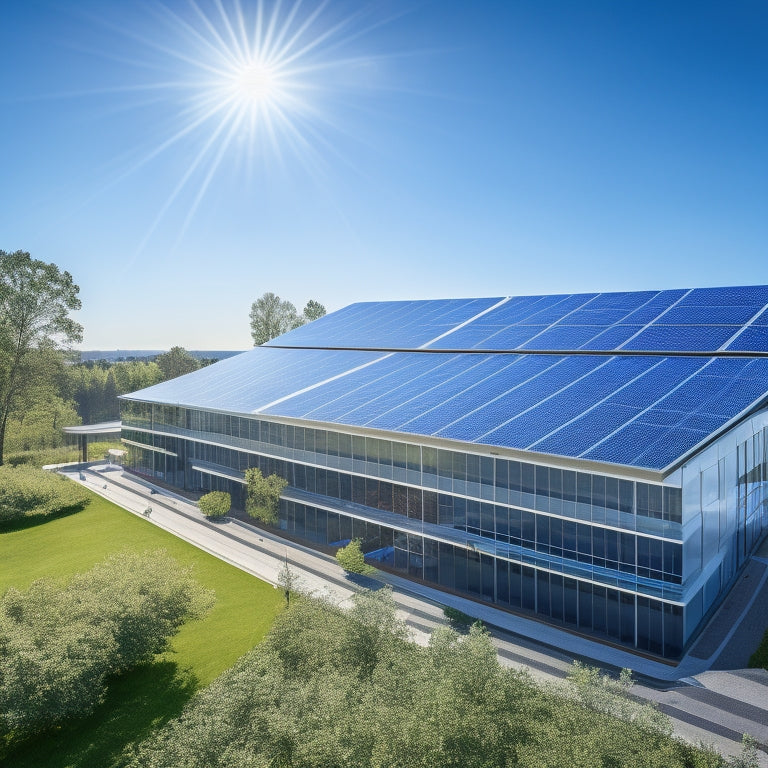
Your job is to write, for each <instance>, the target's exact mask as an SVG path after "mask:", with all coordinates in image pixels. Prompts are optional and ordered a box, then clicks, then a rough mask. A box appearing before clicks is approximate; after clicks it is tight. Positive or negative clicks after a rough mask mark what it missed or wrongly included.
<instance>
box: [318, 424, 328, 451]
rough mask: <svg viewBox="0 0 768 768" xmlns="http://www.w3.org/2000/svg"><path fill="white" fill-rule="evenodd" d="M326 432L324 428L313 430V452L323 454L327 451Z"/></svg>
mask: <svg viewBox="0 0 768 768" xmlns="http://www.w3.org/2000/svg"><path fill="white" fill-rule="evenodd" d="M326 437H327V433H326V431H325V430H324V429H318V430H317V431H316V432H315V453H320V454H322V455H325V454H326V453H327V452H328V442H327V439H326Z"/></svg>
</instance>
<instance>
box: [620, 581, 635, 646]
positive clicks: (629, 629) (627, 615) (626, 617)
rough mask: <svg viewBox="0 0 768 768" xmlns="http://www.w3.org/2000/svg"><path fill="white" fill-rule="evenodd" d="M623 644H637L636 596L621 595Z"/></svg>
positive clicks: (623, 593) (624, 593)
mask: <svg viewBox="0 0 768 768" xmlns="http://www.w3.org/2000/svg"><path fill="white" fill-rule="evenodd" d="M620 599H621V642H622V643H632V644H634V642H635V596H634V595H630V594H627V593H626V592H622V593H621V598H620Z"/></svg>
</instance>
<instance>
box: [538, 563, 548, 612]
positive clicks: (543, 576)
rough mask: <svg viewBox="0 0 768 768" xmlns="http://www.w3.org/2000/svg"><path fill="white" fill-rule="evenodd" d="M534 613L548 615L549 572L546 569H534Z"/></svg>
mask: <svg viewBox="0 0 768 768" xmlns="http://www.w3.org/2000/svg"><path fill="white" fill-rule="evenodd" d="M536 613H538V614H539V615H540V616H549V615H550V602H549V574H548V573H547V572H546V571H536Z"/></svg>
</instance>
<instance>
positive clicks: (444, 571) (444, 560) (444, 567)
mask: <svg viewBox="0 0 768 768" xmlns="http://www.w3.org/2000/svg"><path fill="white" fill-rule="evenodd" d="M438 553H439V554H438V570H439V579H440V584H441V586H443V587H447V588H448V589H454V587H455V586H456V576H455V572H454V565H453V547H452V546H451V545H450V544H444V543H443V542H438Z"/></svg>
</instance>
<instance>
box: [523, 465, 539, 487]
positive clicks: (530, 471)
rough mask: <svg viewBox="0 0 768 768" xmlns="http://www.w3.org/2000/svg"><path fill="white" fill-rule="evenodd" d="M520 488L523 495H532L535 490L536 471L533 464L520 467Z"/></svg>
mask: <svg viewBox="0 0 768 768" xmlns="http://www.w3.org/2000/svg"><path fill="white" fill-rule="evenodd" d="M520 488H521V490H522V492H523V493H531V494H532V493H534V492H535V490H536V471H535V469H534V465H533V464H521V465H520Z"/></svg>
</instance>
